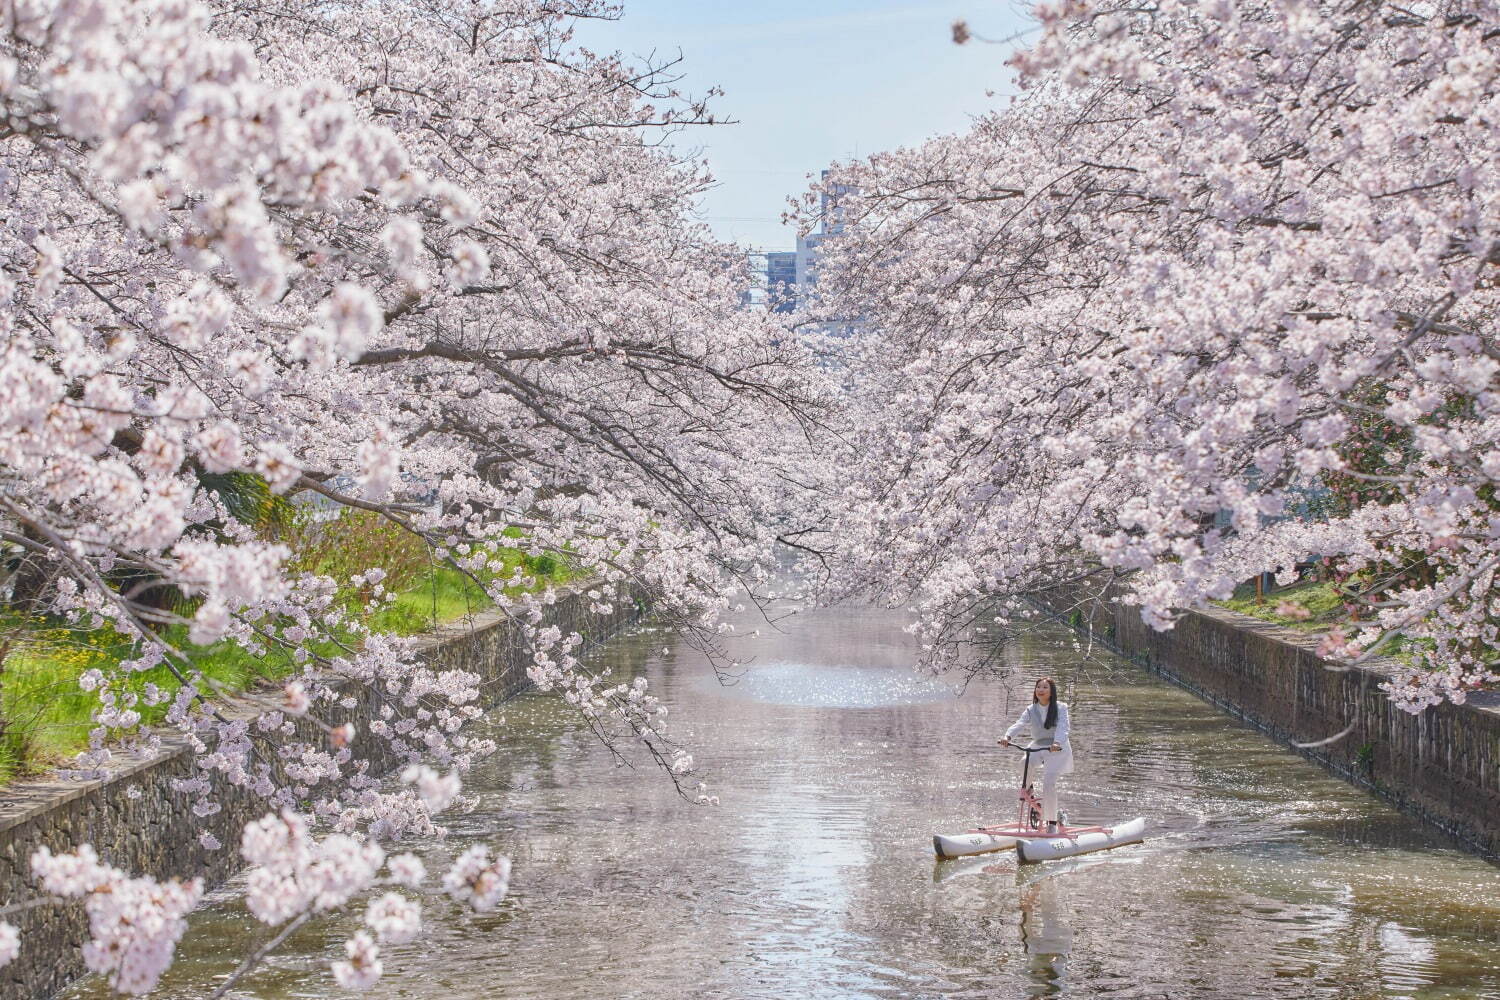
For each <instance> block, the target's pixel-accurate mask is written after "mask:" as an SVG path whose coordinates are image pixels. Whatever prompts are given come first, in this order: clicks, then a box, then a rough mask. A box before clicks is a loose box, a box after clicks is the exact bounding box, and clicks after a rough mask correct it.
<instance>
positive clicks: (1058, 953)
mask: <svg viewBox="0 0 1500 1000" xmlns="http://www.w3.org/2000/svg"><path fill="white" fill-rule="evenodd" d="M1060 885H1061V882H1060V880H1059V879H1058V878H1057V877H1056V876H1055V875H1054V874H1053V873H1050V872H1049V873H1045V874H1043V875H1041V876H1039V877H1037V878H1035V879H1033V880H1032V882H1031V884H1030V885H1027V886H1025V887H1024V888H1023V889H1022V890H1021V899H1020V904H1019V908H1020V910H1021V943H1022V945H1024V946H1025V948H1026V956H1027V962H1026V969H1027V972H1028V973H1030V975H1031V979H1032V982H1033V984H1034V987H1035V988H1034V989H1033V990H1032V993H1033V994H1035V995H1036V996H1050V995H1052V994H1054V993H1060V992H1062V986H1063V982H1064V980H1065V978H1066V975H1067V959H1068V952H1069V951H1071V950H1072V948H1073V928H1072V926H1071V925H1070V924H1069V922H1068V914H1067V901H1066V899H1065V898H1064V896H1065V893H1064V891H1063V890H1062V889H1061V888H1060Z"/></svg>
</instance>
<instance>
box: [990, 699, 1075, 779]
mask: <svg viewBox="0 0 1500 1000" xmlns="http://www.w3.org/2000/svg"><path fill="white" fill-rule="evenodd" d="M1046 725H1047V709H1046V708H1045V707H1044V706H1042V705H1040V704H1038V703H1037V702H1032V703H1031V704H1030V705H1027V706H1026V709H1025V711H1023V712H1022V713H1021V717H1020V718H1019V719H1017V720H1016V721H1015V722H1013V723H1011V726H1010V728H1009V729H1007V730H1006V731H1005V738H1006V739H1008V740H1014V739H1015V738H1016V735H1017V734H1018V733H1020V731H1021V730H1023V729H1030V730H1031V745H1032V746H1033V747H1050V746H1051V745H1052V744H1054V743H1056V744H1058V745H1059V746H1061V747H1062V752H1061V753H1058V754H1042V756H1043V757H1058V758H1061V759H1060V760H1058V762H1057V763H1056V764H1047V765H1044V766H1047V767H1058V766H1060V767H1061V768H1062V771H1061V772H1060V773H1062V774H1069V773H1071V772H1072V770H1073V746H1072V744H1070V743H1069V742H1068V732H1069V730H1070V729H1071V728H1072V720H1071V719H1070V718H1069V717H1068V703H1067V702H1065V701H1060V702H1058V703H1057V725H1055V726H1053V727H1052V728H1051V729H1048V728H1046Z"/></svg>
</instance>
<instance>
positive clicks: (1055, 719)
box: [996, 677, 1073, 833]
mask: <svg viewBox="0 0 1500 1000" xmlns="http://www.w3.org/2000/svg"><path fill="white" fill-rule="evenodd" d="M1026 728H1030V729H1031V746H1032V748H1033V749H1035V748H1036V747H1046V748H1047V749H1048V750H1050V751H1052V752H1051V753H1044V754H1038V755H1037V756H1036V758H1035V759H1034V760H1033V763H1039V764H1041V765H1042V819H1043V820H1045V821H1046V823H1047V832H1048V833H1056V832H1057V779H1058V778H1060V777H1061V776H1062V775H1064V774H1071V773H1073V747H1072V745H1071V744H1070V743H1068V730H1069V729H1070V728H1071V727H1070V725H1069V719H1068V706H1067V705H1065V704H1063V703H1062V702H1060V701H1058V700H1057V684H1056V683H1055V682H1054V681H1053V680H1052V678H1050V677H1043V678H1042V679H1041V680H1039V681H1037V682H1036V688H1035V689H1034V690H1033V691H1032V693H1031V704H1030V705H1027V706H1026V710H1025V711H1024V712H1022V713H1021V717H1020V718H1019V719H1017V720H1016V721H1015V722H1014V723H1013V724H1012V725H1011V727H1010V728H1009V729H1007V730H1006V731H1005V735H1004V736H1002V737H1000V739H999V740H997V741H996V742H998V743H999V744H1000V745H1001V746H1003V747H1008V746H1010V741H1011V740H1012V739H1013V738H1014V737H1015V736H1016V734H1017V733H1019V732H1020V731H1021V730H1022V729H1026Z"/></svg>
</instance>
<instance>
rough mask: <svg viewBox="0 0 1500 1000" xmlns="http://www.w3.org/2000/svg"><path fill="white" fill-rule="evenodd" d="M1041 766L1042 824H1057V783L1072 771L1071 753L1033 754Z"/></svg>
mask: <svg viewBox="0 0 1500 1000" xmlns="http://www.w3.org/2000/svg"><path fill="white" fill-rule="evenodd" d="M1032 756H1035V757H1040V758H1041V764H1042V822H1043V823H1056V822H1057V781H1058V779H1059V778H1061V777H1062V776H1063V775H1064V774H1067V773H1068V772H1069V771H1071V770H1073V751H1072V750H1062V751H1060V752H1058V753H1052V752H1050V751H1047V752H1044V753H1039V754H1033V755H1032Z"/></svg>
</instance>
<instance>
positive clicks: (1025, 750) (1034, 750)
mask: <svg viewBox="0 0 1500 1000" xmlns="http://www.w3.org/2000/svg"><path fill="white" fill-rule="evenodd" d="M1000 745H1001V746H1003V747H1009V748H1010V749H1012V750H1019V751H1021V752H1022V753H1041V752H1042V751H1043V750H1051V749H1052V747H1051V746H1045V747H1018V746H1016V745H1015V744H1014V743H1001V744H1000Z"/></svg>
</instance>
